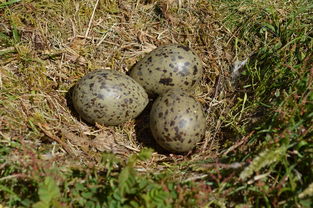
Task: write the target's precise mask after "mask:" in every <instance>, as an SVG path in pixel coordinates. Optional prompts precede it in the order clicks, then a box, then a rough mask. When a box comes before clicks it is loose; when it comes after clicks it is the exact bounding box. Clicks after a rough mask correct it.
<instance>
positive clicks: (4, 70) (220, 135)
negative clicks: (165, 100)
mask: <svg viewBox="0 0 313 208" xmlns="http://www.w3.org/2000/svg"><path fill="white" fill-rule="evenodd" d="M182 2H183V3H182ZM14 10H15V11H18V12H17V13H14V12H12V13H6V14H4V16H5V17H7V18H5V19H11V21H12V23H13V25H15V27H16V28H10V27H8V26H7V25H8V24H9V22H5V21H4V22H3V21H2V23H1V25H0V26H1V27H2V29H3V30H4V31H5V33H7V34H10V33H12V32H14V30H15V29H16V30H18V31H20V32H19V36H20V37H18V38H20V40H17V41H20V42H19V44H17V46H16V49H13V51H14V50H17V51H15V55H14V56H13V57H11V58H10V59H4V61H3V62H2V64H1V74H2V77H1V78H2V89H5V92H4V93H5V95H6V96H8V97H9V100H7V101H3V108H4V110H5V113H4V117H3V118H2V119H1V122H2V124H1V126H5V127H6V128H4V129H3V130H2V136H4V137H5V138H7V139H10V140H18V141H19V142H21V143H22V144H23V148H24V149H25V152H23V153H22V152H18V153H17V152H12V153H11V154H12V157H11V159H12V160H20V159H21V158H24V161H25V165H28V164H27V158H30V156H29V154H30V153H29V152H32V151H33V150H36V151H37V152H38V153H40V155H39V158H40V160H43V161H47V163H49V164H55V163H56V164H58V166H75V165H78V166H80V165H82V164H84V165H87V166H89V167H97V166H101V165H100V164H99V161H100V160H101V155H102V154H103V153H104V152H109V153H113V154H115V155H117V156H118V157H120V158H123V159H127V158H128V157H129V155H130V154H132V153H137V152H139V151H140V150H141V149H142V148H144V147H150V148H153V149H154V150H155V152H154V153H153V157H152V160H150V161H149V162H147V164H143V165H144V167H145V168H146V169H147V170H148V169H150V170H161V169H162V167H163V165H162V163H160V162H162V161H170V162H173V163H176V162H182V161H196V160H206V159H213V160H214V159H215V158H219V156H220V155H222V154H227V153H228V152H229V151H231V147H229V146H228V147H227V148H225V146H223V145H222V144H223V142H224V138H225V132H223V131H222V128H223V119H225V117H226V115H227V113H228V110H229V109H230V108H231V106H232V105H233V103H234V98H235V93H234V90H233V86H232V83H233V80H232V76H231V68H232V66H233V65H232V64H233V63H234V61H235V60H236V59H237V58H238V54H235V53H234V52H233V51H234V49H233V48H232V47H233V46H232V45H233V44H232V42H233V41H234V40H233V39H234V34H232V33H231V32H230V31H229V30H228V29H227V28H226V27H225V26H224V25H223V24H222V23H221V22H222V21H221V17H220V15H219V14H220V12H221V8H218V6H217V5H215V6H213V5H211V4H210V3H209V2H208V1H137V2H136V3H131V2H130V1H116V2H115V1H100V2H98V1H84V2H80V1H78V2H73V5H69V4H66V3H60V2H53V1H41V2H38V3H27V2H25V3H21V4H18V5H16V6H13V11H14ZM169 43H179V44H183V45H186V46H189V47H191V48H192V49H193V50H194V51H195V52H196V53H197V54H198V55H199V56H200V58H201V60H202V61H203V64H204V76H203V79H202V81H201V86H200V87H199V88H198V89H197V91H196V94H195V97H196V99H197V100H198V101H200V102H201V103H202V105H203V107H204V109H205V111H206V113H207V116H206V120H207V127H206V134H205V138H204V139H203V140H202V141H201V142H200V143H199V144H198V145H197V147H196V148H195V149H194V150H193V151H192V152H189V153H187V154H184V155H177V154H171V153H168V152H165V151H164V150H162V149H161V148H160V147H158V146H157V145H156V143H155V142H154V140H153V138H152V135H151V132H150V130H149V126H148V123H149V122H148V120H149V118H148V112H149V106H148V107H147V109H146V110H145V111H144V112H143V113H142V114H141V115H140V116H139V117H138V118H137V119H135V120H131V121H129V122H127V123H125V124H123V125H120V126H116V127H109V126H100V125H96V126H91V125H87V124H86V123H84V122H83V121H81V120H80V119H79V117H78V116H77V114H76V113H75V111H73V108H72V105H71V100H70V91H71V90H70V89H71V87H72V86H73V85H74V84H75V83H76V81H77V80H78V79H79V78H81V77H82V76H83V75H85V74H86V73H88V72H90V71H93V70H96V69H111V70H117V71H120V72H123V73H127V71H128V70H129V69H130V68H131V67H132V66H133V65H134V64H135V63H136V62H137V61H138V60H139V59H140V58H142V57H143V56H144V54H146V53H147V52H150V51H151V50H153V49H155V48H156V47H158V46H160V45H164V44H169ZM0 47H2V48H3V50H4V49H7V48H6V47H5V46H4V45H3V46H0ZM10 96H11V97H10ZM12 129H14V131H12ZM8 130H11V131H8ZM229 137H231V136H229V135H228V140H229V141H235V139H237V138H235V137H234V138H232V137H231V138H229ZM229 148H230V149H229ZM27 155H28V156H29V157H26V156H27Z"/></svg>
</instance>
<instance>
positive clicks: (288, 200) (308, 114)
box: [0, 0, 313, 208]
mask: <svg viewBox="0 0 313 208" xmlns="http://www.w3.org/2000/svg"><path fill="white" fill-rule="evenodd" d="M116 2H117V3H116ZM169 2H170V1H169ZM179 2H181V4H180V3H179ZM94 4H95V1H53V0H50V1H48V0H46V1H32V0H25V1H0V17H1V18H0V70H1V71H0V142H1V144H0V207H1V206H4V207H36V208H45V207H112V208H113V207H114V208H115V207H305V208H306V207H307V208H309V207H312V206H313V200H312V196H313V189H312V184H313V169H312V166H313V125H312V123H313V89H312V86H313V68H312V67H313V27H312V26H313V15H312V11H313V3H312V2H311V1H309V0H296V1H293V2H292V3H290V2H289V3H286V2H285V1H283V0H277V1H252V0H243V1H224V0H220V1H204V0H201V1H195V2H193V1H172V3H168V5H167V4H166V1H107V0H101V1H99V5H98V7H97V9H96V10H95V15H94V18H93V19H92V21H91V22H92V24H91V27H90V28H89V29H90V30H89V33H88V34H87V35H85V34H86V31H87V28H88V25H89V22H90V18H91V16H92V11H93V9H94V8H93V7H94ZM170 42H179V43H183V44H189V45H190V46H191V47H192V48H194V50H195V51H196V52H197V53H198V54H199V56H200V57H201V59H202V60H203V62H204V63H205V65H204V70H205V75H204V77H203V80H202V84H201V87H200V88H199V89H198V90H197V99H198V100H199V101H200V102H201V103H202V104H203V106H204V107H205V108H206V109H210V111H209V115H208V116H207V121H208V122H207V133H206V137H205V138H204V140H203V142H201V143H200V144H199V145H198V146H197V148H196V150H194V151H193V152H192V153H191V154H187V155H175V154H173V155H171V154H165V153H164V152H162V151H160V150H159V149H158V147H155V146H154V145H153V142H151V138H150V137H149V134H148V133H146V131H147V126H145V125H142V126H141V124H144V123H145V116H143V118H141V117H140V118H139V119H137V121H136V122H135V121H129V122H127V123H125V124H124V125H121V126H119V127H106V126H88V125H86V124H85V123H83V122H81V121H79V119H78V118H77V117H76V115H75V113H74V112H72V111H71V108H70V106H69V103H68V100H67V91H68V90H69V89H70V88H71V87H72V86H73V85H74V84H75V82H76V81H77V80H78V79H79V78H80V77H81V76H83V75H84V74H86V73H87V72H89V71H92V70H94V69H97V68H111V69H113V70H118V71H121V72H126V71H128V69H129V68H130V67H131V66H132V65H133V64H134V63H135V62H136V61H138V60H139V59H140V58H141V57H142V56H143V54H144V53H145V52H147V51H150V50H152V48H154V47H155V46H159V45H162V44H166V43H170ZM246 58H249V59H248V61H247V64H246V65H245V66H243V68H242V69H241V74H240V76H239V77H237V79H236V80H233V79H232V71H231V69H232V64H233V63H234V62H235V61H238V60H239V61H242V60H245V59H246ZM217 80H219V81H217ZM138 126H139V127H138ZM149 139H150V140H149ZM147 147H148V148H147Z"/></svg>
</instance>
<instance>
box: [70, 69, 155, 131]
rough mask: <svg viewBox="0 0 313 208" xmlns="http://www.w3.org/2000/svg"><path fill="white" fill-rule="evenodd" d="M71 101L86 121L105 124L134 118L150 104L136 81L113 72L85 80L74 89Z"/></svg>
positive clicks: (80, 81)
mask: <svg viewBox="0 0 313 208" xmlns="http://www.w3.org/2000/svg"><path fill="white" fill-rule="evenodd" d="M72 100H73V105H74V108H75V110H76V111H77V112H78V113H79V115H80V116H81V117H82V118H83V119H84V120H85V121H87V122H88V123H95V122H97V123H99V124H104V125H118V124H121V123H123V122H125V121H127V120H129V119H132V118H135V117H136V116H137V115H139V114H140V113H141V112H142V111H143V109H144V108H145V107H146V105H147V104H148V102H149V100H148V95H147V93H146V92H145V90H144V89H143V88H142V87H141V86H140V85H139V84H138V83H137V82H136V81H135V80H133V79H132V78H131V77H129V76H127V75H125V74H122V73H120V72H117V71H113V70H96V71H93V72H91V73H89V74H87V75H86V76H84V77H82V78H81V79H80V80H79V81H78V82H77V84H76V85H75V87H74V89H73V94H72Z"/></svg>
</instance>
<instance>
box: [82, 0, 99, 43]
mask: <svg viewBox="0 0 313 208" xmlns="http://www.w3.org/2000/svg"><path fill="white" fill-rule="evenodd" d="M98 3H99V0H97V1H96V3H95V6H94V7H93V11H92V14H91V17H90V20H89V24H88V28H87V30H86V33H85V38H86V37H88V34H89V31H90V28H91V24H92V21H93V18H94V16H95V12H96V9H97V6H98Z"/></svg>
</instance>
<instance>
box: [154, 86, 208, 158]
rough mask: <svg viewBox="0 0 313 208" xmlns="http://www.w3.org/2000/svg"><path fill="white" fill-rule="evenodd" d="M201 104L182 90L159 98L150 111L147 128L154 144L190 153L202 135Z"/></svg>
mask: <svg viewBox="0 0 313 208" xmlns="http://www.w3.org/2000/svg"><path fill="white" fill-rule="evenodd" d="M205 125H206V120H205V115H204V112H203V109H202V106H201V104H200V103H199V102H198V101H196V100H195V99H194V98H193V97H192V96H190V95H188V94H187V93H185V92H183V91H181V90H170V91H168V92H166V93H165V94H163V95H162V96H160V97H158V98H157V99H156V100H155V102H154V103H153V105H152V109H151V112H150V128H151V131H152V134H153V137H154V139H155V140H156V142H157V143H158V144H159V145H160V146H162V147H163V148H164V149H166V150H169V151H172V152H187V151H189V150H192V149H193V148H194V147H195V146H196V143H197V142H199V141H200V140H201V139H202V138H203V137H204V133H205Z"/></svg>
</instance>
